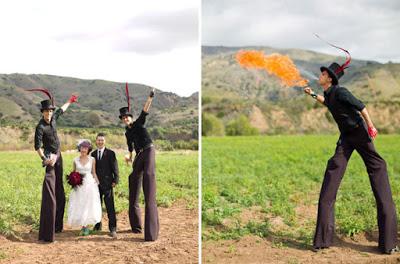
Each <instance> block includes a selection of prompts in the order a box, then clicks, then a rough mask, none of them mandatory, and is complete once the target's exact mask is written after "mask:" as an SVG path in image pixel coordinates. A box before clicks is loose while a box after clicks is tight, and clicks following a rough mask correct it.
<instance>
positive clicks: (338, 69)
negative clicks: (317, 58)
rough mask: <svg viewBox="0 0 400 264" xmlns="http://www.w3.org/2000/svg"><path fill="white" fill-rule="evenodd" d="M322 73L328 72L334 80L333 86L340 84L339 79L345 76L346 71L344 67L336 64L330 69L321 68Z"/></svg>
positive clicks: (330, 66)
mask: <svg viewBox="0 0 400 264" xmlns="http://www.w3.org/2000/svg"><path fill="white" fill-rule="evenodd" d="M320 70H321V72H323V71H327V72H328V74H329V77H331V78H332V84H334V85H337V84H338V83H339V79H340V78H341V77H342V76H343V74H344V71H343V70H344V69H343V67H342V66H340V65H339V64H338V63H336V62H334V63H332V64H331V65H329V67H325V66H322V67H321V68H320Z"/></svg>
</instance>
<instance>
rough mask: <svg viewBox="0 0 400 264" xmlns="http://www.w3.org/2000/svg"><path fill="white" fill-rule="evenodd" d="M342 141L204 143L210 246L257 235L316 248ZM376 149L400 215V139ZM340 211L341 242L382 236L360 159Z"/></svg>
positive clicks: (354, 161) (382, 139) (352, 167)
mask: <svg viewBox="0 0 400 264" xmlns="http://www.w3.org/2000/svg"><path fill="white" fill-rule="evenodd" d="M337 137H338V136H337V135H335V136H334V135H323V136H252V137H224V138H203V141H202V150H203V153H202V227H203V240H210V239H234V238H239V237H242V236H244V235H247V234H254V235H257V236H261V237H278V238H279V237H280V238H284V239H290V240H291V241H292V242H293V241H295V242H296V243H298V244H299V245H303V246H306V245H309V244H310V243H311V241H312V237H313V233H314V229H315V222H316V215H317V203H318V196H319V191H320V188H321V183H322V180H323V175H324V171H325V166H326V163H327V161H328V159H329V158H330V157H331V156H332V155H333V153H334V150H335V147H336V141H337ZM375 146H376V148H377V150H378V152H379V153H380V154H381V156H382V157H383V158H384V159H385V160H386V162H387V164H388V172H389V178H390V182H391V186H392V192H393V196H394V200H395V203H396V205H397V213H398V214H399V212H400V163H399V161H400V155H399V149H400V136H398V135H390V136H389V135H388V136H386V135H380V136H378V138H377V140H376V142H375ZM335 210H336V211H335V213H336V228H337V232H338V233H339V234H342V235H346V236H352V235H354V234H356V233H359V232H364V231H367V232H368V231H373V230H376V229H377V223H376V207H375V200H374V197H373V194H372V191H371V188H370V184H369V178H368V175H367V172H366V169H365V166H364V164H363V162H362V160H361V158H360V156H359V155H358V153H356V152H354V153H353V156H352V158H351V159H350V162H349V165H348V167H347V170H346V173H345V175H344V178H343V180H342V184H341V186H340V188H339V192H338V195H337V201H336V209H335ZM280 241H282V240H280Z"/></svg>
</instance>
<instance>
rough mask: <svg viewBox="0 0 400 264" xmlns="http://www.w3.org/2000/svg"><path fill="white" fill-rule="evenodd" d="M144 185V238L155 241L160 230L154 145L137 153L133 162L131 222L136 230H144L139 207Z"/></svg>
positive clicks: (130, 186)
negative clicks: (141, 190)
mask: <svg viewBox="0 0 400 264" xmlns="http://www.w3.org/2000/svg"><path fill="white" fill-rule="evenodd" d="M142 183H143V184H142ZM142 185H143V193H144V202H145V224H144V239H145V240H146V241H154V240H156V239H157V238H158V231H159V220H158V210H157V201H156V175H155V150H154V147H149V148H147V149H144V150H143V151H141V152H139V153H138V154H137V156H136V158H135V161H134V162H133V171H132V173H131V174H130V175H129V222H130V225H131V228H132V231H134V232H141V231H142V221H141V215H140V207H139V194H140V187H141V186H142Z"/></svg>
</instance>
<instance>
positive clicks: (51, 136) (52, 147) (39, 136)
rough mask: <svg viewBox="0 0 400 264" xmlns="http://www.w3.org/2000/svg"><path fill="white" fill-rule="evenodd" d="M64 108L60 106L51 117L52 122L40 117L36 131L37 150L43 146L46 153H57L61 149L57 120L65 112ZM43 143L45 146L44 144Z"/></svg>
mask: <svg viewBox="0 0 400 264" xmlns="http://www.w3.org/2000/svg"><path fill="white" fill-rule="evenodd" d="M63 112H64V111H63V110H62V109H61V108H58V109H57V110H56V111H55V112H54V114H53V117H52V118H51V121H50V124H48V123H47V122H46V121H44V119H43V118H42V119H40V121H39V124H38V125H37V126H36V131H35V150H38V149H39V148H41V147H43V149H44V152H45V153H47V154H48V153H57V151H59V150H60V140H59V139H58V135H57V126H56V121H57V119H58V118H59V117H60V115H62V114H63ZM42 145H43V146H42Z"/></svg>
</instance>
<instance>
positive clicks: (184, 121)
mask: <svg viewBox="0 0 400 264" xmlns="http://www.w3.org/2000/svg"><path fill="white" fill-rule="evenodd" d="M37 87H45V88H47V89H49V90H50V91H51V92H52V94H53V95H54V96H55V99H56V100H55V101H56V102H55V104H56V105H57V106H61V105H62V104H63V103H65V102H66V100H67V99H68V98H69V95H70V94H72V93H78V94H79V95H80V98H79V102H78V103H77V104H74V105H72V106H71V107H70V108H69V109H68V111H67V112H66V113H65V114H64V116H63V117H62V118H60V119H59V125H61V126H66V127H117V126H121V124H120V121H119V119H118V115H119V111H118V109H119V108H120V107H123V106H126V101H125V94H124V93H125V92H124V90H125V84H124V83H117V82H111V81H104V80H82V79H77V78H70V77H61V76H52V75H42V74H32V75H25V74H0V117H1V121H2V125H4V124H9V123H19V124H28V125H30V126H34V125H35V124H36V123H37V121H38V119H39V118H40V111H39V108H40V101H41V100H44V99H46V97H45V95H44V94H42V93H38V92H34V93H32V92H27V91H26V90H27V89H30V88H37ZM129 89H130V97H131V105H132V107H133V112H134V114H135V115H139V113H140V111H141V109H142V107H143V104H144V102H145V100H146V98H147V96H148V94H149V92H150V90H151V89H152V87H149V86H146V85H142V84H129ZM197 116H198V93H195V94H193V95H192V96H190V97H179V96H178V95H176V94H173V93H170V92H163V91H160V90H157V89H156V97H155V99H154V101H153V104H152V108H151V115H150V116H149V118H148V123H147V124H148V126H149V127H153V128H154V127H160V128H162V129H166V130H168V131H180V132H184V134H186V135H187V137H192V138H196V134H197V126H198V118H197ZM181 134H182V133H181Z"/></svg>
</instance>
